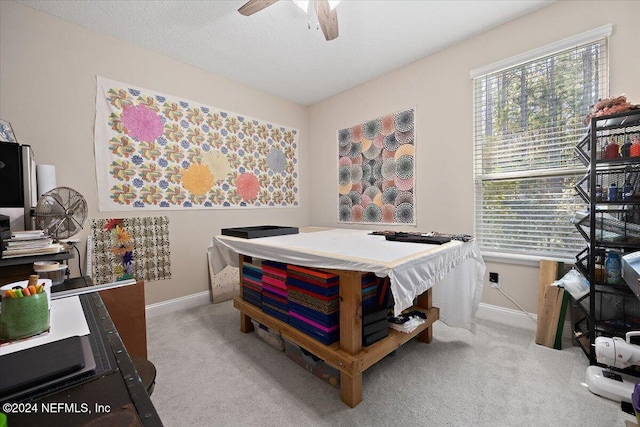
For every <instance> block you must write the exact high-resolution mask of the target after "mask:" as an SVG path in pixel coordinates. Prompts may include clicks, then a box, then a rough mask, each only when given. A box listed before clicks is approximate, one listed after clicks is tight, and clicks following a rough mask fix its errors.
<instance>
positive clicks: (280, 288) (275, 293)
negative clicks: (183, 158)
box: [262, 261, 289, 323]
mask: <svg viewBox="0 0 640 427" xmlns="http://www.w3.org/2000/svg"><path fill="white" fill-rule="evenodd" d="M262 311H264V312H265V313H267V314H269V315H270V316H273V317H275V318H276V319H280V320H282V321H283V322H287V323H289V302H288V300H287V265H286V264H283V263H280V262H275V261H263V262H262Z"/></svg>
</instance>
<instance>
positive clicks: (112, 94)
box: [94, 76, 299, 211]
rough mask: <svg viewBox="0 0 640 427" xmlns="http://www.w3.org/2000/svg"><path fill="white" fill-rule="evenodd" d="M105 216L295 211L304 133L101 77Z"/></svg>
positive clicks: (98, 134)
mask: <svg viewBox="0 0 640 427" xmlns="http://www.w3.org/2000/svg"><path fill="white" fill-rule="evenodd" d="M94 137H95V141H94V144H95V153H96V175H97V182H98V201H99V209H100V210H101V211H127V210H138V211H140V210H169V209H225V208H268V207H294V206H298V204H299V194H298V154H297V153H298V131H297V130H296V129H291V128H288V127H285V126H280V125H276V124H273V123H268V122H266V121H264V120H258V119H254V118H251V117H247V116H245V115H242V114H238V113H232V112H229V111H224V110H221V109H219V108H216V107H211V106H207V105H202V104H200V103H197V102H194V101H189V100H185V99H181V98H178V97H175V96H171V95H164V94H161V93H158V92H156V91H153V90H149V89H141V88H138V87H134V86H132V85H129V84H126V83H121V82H117V81H113V80H109V79H106V78H104V77H100V76H97V94H96V122H95V135H94Z"/></svg>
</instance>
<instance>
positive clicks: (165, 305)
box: [145, 291, 571, 336]
mask: <svg viewBox="0 0 640 427" xmlns="http://www.w3.org/2000/svg"><path fill="white" fill-rule="evenodd" d="M211 303H212V301H211V292H210V291H203V292H198V293H197V294H192V295H187V296H184V297H180V298H174V299H171V300H168V301H162V302H158V303H155V304H149V305H147V306H146V307H145V312H146V316H147V319H151V318H154V317H158V316H163V315H165V314H169V313H173V312H175V311H179V310H185V309H188V308H194V307H198V306H201V305H206V304H211ZM529 315H531V317H533V318H534V319H536V320H537V318H538V316H537V315H535V314H533V313H529ZM476 317H477V318H478V319H482V320H489V321H492V322H496V323H500V324H503V325H508V326H515V327H516V328H521V329H526V330H530V331H535V330H536V323H534V322H533V321H532V320H531V319H530V318H529V316H527V315H526V314H525V313H523V312H522V311H519V310H513V309H511V308H505V307H500V306H497V305H491V304H484V303H480V306H479V307H478V312H477V313H476ZM563 332H564V333H563V335H566V336H571V324H570V322H566V323H565V328H564V330H563Z"/></svg>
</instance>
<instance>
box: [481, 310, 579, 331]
mask: <svg viewBox="0 0 640 427" xmlns="http://www.w3.org/2000/svg"><path fill="white" fill-rule="evenodd" d="M529 315H530V316H531V317H533V318H534V319H536V321H537V320H538V316H537V315H536V314H533V313H529ZM567 316H569V312H568V311H567ZM476 318H478V319H482V320H490V321H492V322H496V323H500V324H503V325H508V326H515V327H516V328H521V329H526V330H529V331H533V332H535V331H536V329H537V323H534V322H533V321H532V320H531V319H530V318H529V316H527V315H526V314H525V313H523V312H522V311H519V310H513V309H511V308H505V307H500V306H497V305H491V304H484V303H480V307H478V312H477V313H476ZM571 329H572V327H571V321H569V319H567V320H566V321H565V323H564V328H563V329H562V335H563V337H565V338H569V339H571Z"/></svg>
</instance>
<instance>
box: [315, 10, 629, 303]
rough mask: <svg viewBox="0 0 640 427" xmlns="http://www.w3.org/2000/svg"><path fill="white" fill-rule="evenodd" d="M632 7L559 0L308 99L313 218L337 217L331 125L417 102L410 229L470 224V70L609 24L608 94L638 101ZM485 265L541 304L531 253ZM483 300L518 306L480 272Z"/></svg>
mask: <svg viewBox="0 0 640 427" xmlns="http://www.w3.org/2000/svg"><path fill="white" fill-rule="evenodd" d="M638 16H640V2H633V1H627V2H624V1H623V2H619V1H618V2H616V1H609V2H595V1H586V2H579V1H561V2H559V3H556V4H553V5H551V6H549V7H546V8H544V9H541V10H538V11H536V12H534V13H532V14H530V15H527V16H525V17H523V18H520V19H517V20H514V21H512V22H509V23H507V24H505V25H502V26H501V27H499V28H496V29H494V30H492V31H489V32H486V33H483V34H480V35H478V36H476V37H474V38H472V39H470V40H467V41H466V42H463V43H460V44H457V45H455V46H453V47H450V48H448V49H445V50H443V51H441V52H439V53H436V54H434V55H431V56H429V57H427V58H424V59H422V60H420V61H417V62H415V63H413V64H411V65H409V66H406V67H403V68H401V69H399V70H396V71H394V72H392V73H389V74H387V75H385V76H383V77H380V78H377V79H374V80H372V81H370V82H367V83H365V84H363V85H360V86H358V87H355V88H353V89H351V90H349V91H346V92H343V93H341V94H339V95H336V96H334V97H332V98H330V99H328V100H325V101H323V102H320V103H318V104H316V105H313V106H312V107H311V109H310V117H309V123H310V132H309V134H310V138H311V139H310V144H309V147H310V148H309V150H310V156H311V158H313V159H314V162H313V163H312V164H311V178H310V188H311V194H313V198H312V199H311V200H310V203H311V210H310V212H311V217H310V221H309V222H310V223H312V224H317V225H320V226H336V225H338V224H337V221H336V212H335V208H334V207H335V206H336V204H337V201H336V194H337V191H336V189H337V174H333V175H331V173H329V174H328V176H327V172H326V171H333V170H335V169H336V166H335V164H336V158H337V148H336V143H335V140H336V130H337V129H341V128H344V127H347V126H352V125H354V124H357V123H360V122H362V121H364V120H368V119H371V118H374V117H378V116H381V115H384V114H387V113H391V112H395V111H398V110H401V109H404V108H407V107H412V106H416V131H417V134H416V140H417V147H416V165H417V170H416V174H417V179H416V191H417V195H418V196H417V206H416V211H417V215H416V217H417V226H416V227H415V228H414V229H417V230H420V231H432V230H437V231H443V232H455V233H473V226H474V225H473V209H474V207H473V165H472V135H473V122H472V82H471V80H470V78H469V72H470V71H471V70H473V69H475V68H478V67H482V66H485V65H488V64H491V63H494V62H496V61H499V60H502V59H505V58H509V57H511V56H514V55H517V54H520V53H524V52H526V51H529V50H531V49H535V48H538V47H540V46H544V45H546V44H549V43H553V42H556V41H559V40H562V39H564V38H567V37H570V36H573V35H576V34H579V33H582V32H584V31H588V30H590V29H593V28H596V27H599V26H601V25H605V24H609V23H612V24H614V32H613V35H612V37H611V39H610V41H611V43H610V50H609V52H610V71H611V79H610V80H611V85H610V86H611V94H621V93H624V94H626V95H627V96H628V97H629V99H630V100H632V101H634V102H636V103H640V80H639V76H640V45H638ZM381 60H383V59H382V58H381ZM327 180H329V181H330V182H329V183H328V182H327ZM327 206H328V207H330V209H326V208H325V207H327ZM407 229H411V228H409V227H407ZM489 271H495V272H498V273H499V274H500V282H501V284H502V287H503V289H504V290H505V291H506V292H507V293H508V294H509V295H511V296H512V297H514V298H515V299H516V300H517V301H518V302H519V303H520V305H522V306H523V307H524V308H525V309H526V310H527V311H529V312H531V313H535V312H536V311H537V290H538V268H537V262H528V263H524V264H511V263H504V262H497V261H495V260H492V261H491V262H487V277H488V272H489ZM482 301H483V302H484V303H488V304H493V305H499V306H504V307H509V308H514V309H516V308H517V307H516V306H515V305H514V304H513V303H511V302H510V301H508V300H507V299H506V298H505V297H504V296H503V295H502V294H500V293H499V292H498V291H497V290H495V289H491V288H490V286H489V284H488V282H487V279H486V278H485V289H484V294H483V299H482Z"/></svg>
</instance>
